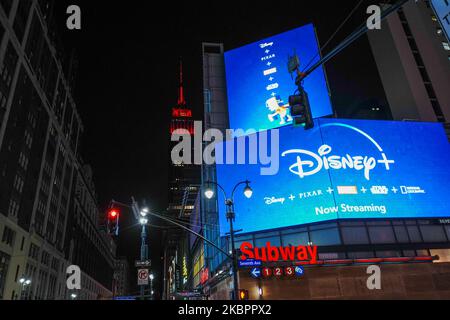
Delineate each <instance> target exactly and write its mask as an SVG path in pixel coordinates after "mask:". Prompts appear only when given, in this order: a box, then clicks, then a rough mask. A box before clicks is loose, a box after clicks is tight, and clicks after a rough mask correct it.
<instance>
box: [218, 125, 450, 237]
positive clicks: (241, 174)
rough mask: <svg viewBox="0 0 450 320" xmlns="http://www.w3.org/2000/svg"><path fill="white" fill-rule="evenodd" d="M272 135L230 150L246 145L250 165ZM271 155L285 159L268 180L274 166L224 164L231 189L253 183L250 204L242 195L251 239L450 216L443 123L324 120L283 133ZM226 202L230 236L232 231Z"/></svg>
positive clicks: (239, 204)
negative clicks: (275, 232)
mask: <svg viewBox="0 0 450 320" xmlns="http://www.w3.org/2000/svg"><path fill="white" fill-rule="evenodd" d="M272 131H273V130H272ZM272 131H270V132H272ZM275 131H277V130H275ZM270 132H268V133H266V132H263V133H259V134H257V135H255V136H253V137H252V136H249V137H241V138H238V139H235V140H233V141H229V142H227V143H226V146H228V147H230V144H233V142H234V145H235V146H236V145H238V144H237V143H236V142H244V141H246V142H247V143H246V153H247V154H246V155H245V156H246V158H247V160H248V159H250V155H249V154H248V150H249V145H250V143H249V141H250V139H251V138H254V137H261V136H262V135H264V134H267V135H269V133H270ZM269 137H270V135H269ZM244 139H245V140H244ZM273 139H275V138H272V139H269V145H270V144H271V143H272V142H273V141H272V140H273ZM235 149H236V150H237V148H235ZM218 150H225V148H223V145H222V144H219V145H217V146H216V152H217V151H218ZM229 150H232V149H231V147H230V149H229ZM269 150H270V149H269ZM225 153H226V152H225ZM218 154H220V152H219V153H218ZM235 154H236V155H235V158H236V159H235V160H237V157H238V156H237V152H235ZM268 154H270V155H271V156H272V158H273V163H275V162H276V160H275V159H276V158H278V159H279V164H278V166H276V165H273V164H272V166H273V167H275V168H277V169H278V170H277V171H274V172H273V173H275V172H277V173H276V174H273V175H261V172H262V171H261V168H263V167H267V166H268V162H267V161H265V162H262V161H261V160H258V163H257V164H254V165H251V164H244V165H237V164H217V181H218V182H219V184H221V185H222V186H223V187H224V189H225V190H232V189H233V187H234V185H235V183H236V182H238V181H242V180H246V179H248V180H250V181H251V182H252V183H251V186H252V188H253V191H254V193H253V197H252V198H251V199H247V198H245V197H244V195H243V194H242V193H241V192H236V194H235V212H236V224H235V227H236V229H242V230H243V232H244V233H247V232H256V231H262V230H269V229H274V228H284V227H290V226H297V225H302V224H308V223H315V222H321V221H327V220H336V219H364V218H371V219H376V218H384V219H387V218H443V217H450V202H449V201H448V200H447V199H448V190H450V170H449V164H450V146H449V143H448V140H447V137H446V135H445V132H444V129H443V127H442V125H441V124H437V123H413V122H394V121H365V120H337V119H318V120H316V127H315V128H314V129H312V130H308V131H305V130H303V129H300V128H294V127H292V126H291V127H284V128H281V129H280V130H279V150H278V151H277V150H275V151H274V149H272V151H271V152H269V153H268ZM276 155H278V156H279V157H277V156H276ZM230 159H231V158H230ZM227 163H229V162H227ZM235 163H238V162H235ZM247 163H249V161H247ZM262 163H264V164H265V165H263V164H262ZM219 203H220V204H221V206H220V212H219V215H220V226H221V234H222V235H224V234H225V233H226V232H228V231H229V230H228V225H227V222H226V217H225V208H224V205H223V204H222V203H223V201H222V199H221V201H219Z"/></svg>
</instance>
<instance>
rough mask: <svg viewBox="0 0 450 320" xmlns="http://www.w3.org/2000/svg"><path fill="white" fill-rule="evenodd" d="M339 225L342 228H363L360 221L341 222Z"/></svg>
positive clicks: (362, 223)
mask: <svg viewBox="0 0 450 320" xmlns="http://www.w3.org/2000/svg"><path fill="white" fill-rule="evenodd" d="M340 224H341V226H344V227H352V226H354V227H358V226H363V225H364V222H361V221H341V223H340Z"/></svg>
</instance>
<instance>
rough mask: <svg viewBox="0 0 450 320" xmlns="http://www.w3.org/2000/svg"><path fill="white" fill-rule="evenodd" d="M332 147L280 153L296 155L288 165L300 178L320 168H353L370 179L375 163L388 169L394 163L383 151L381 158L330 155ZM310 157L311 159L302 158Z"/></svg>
mask: <svg viewBox="0 0 450 320" xmlns="http://www.w3.org/2000/svg"><path fill="white" fill-rule="evenodd" d="M332 151H333V149H332V148H331V147H330V146H328V145H323V146H321V147H320V148H319V150H318V154H315V153H313V152H311V151H308V150H302V149H294V150H288V151H285V152H283V153H282V156H283V157H286V156H287V155H291V154H294V155H297V161H296V162H295V163H294V164H293V165H292V166H290V167H289V171H290V172H292V173H293V174H294V175H297V176H299V177H300V178H301V179H303V178H305V177H307V176H312V175H315V174H316V173H318V172H320V171H321V170H322V169H325V170H330V169H333V170H341V169H343V170H346V169H353V170H356V171H364V177H365V178H366V180H370V172H371V171H372V170H373V169H375V167H376V166H377V163H382V164H385V166H386V170H387V171H389V170H390V165H391V164H393V163H395V161H393V160H388V159H387V157H386V155H385V154H384V152H382V159H381V160H378V161H377V160H376V159H375V158H374V157H368V156H351V155H349V154H347V155H345V156H333V155H330V154H331V152H332ZM305 156H306V157H310V158H311V159H308V160H306V159H305V160H304V158H305Z"/></svg>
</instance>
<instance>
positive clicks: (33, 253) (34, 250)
mask: <svg viewBox="0 0 450 320" xmlns="http://www.w3.org/2000/svg"><path fill="white" fill-rule="evenodd" d="M28 257H30V258H32V259H34V260H36V261H37V260H38V258H39V247H38V246H37V245H35V244H34V243H32V244H31V245H30V251H29V252H28Z"/></svg>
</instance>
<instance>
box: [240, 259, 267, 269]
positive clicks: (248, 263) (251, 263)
mask: <svg viewBox="0 0 450 320" xmlns="http://www.w3.org/2000/svg"><path fill="white" fill-rule="evenodd" d="M238 264H239V268H255V267H261V266H262V261H259V260H245V261H243V260H239V262H238Z"/></svg>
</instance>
